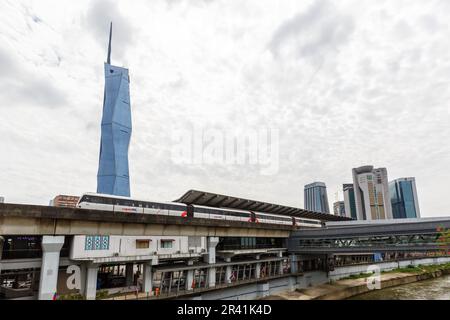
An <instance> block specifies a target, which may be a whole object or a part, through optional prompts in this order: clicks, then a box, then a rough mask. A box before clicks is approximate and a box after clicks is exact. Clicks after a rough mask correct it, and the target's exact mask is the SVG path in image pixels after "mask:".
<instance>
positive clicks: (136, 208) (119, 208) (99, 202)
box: [77, 193, 322, 227]
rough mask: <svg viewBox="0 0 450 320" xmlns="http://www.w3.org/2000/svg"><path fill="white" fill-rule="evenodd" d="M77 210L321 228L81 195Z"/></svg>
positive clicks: (293, 220) (263, 216)
mask: <svg viewBox="0 0 450 320" xmlns="http://www.w3.org/2000/svg"><path fill="white" fill-rule="evenodd" d="M77 207H78V208H82V209H91V210H104V211H113V212H125V213H137V214H154V215H167V216H177V217H180V216H181V217H194V218H201V219H219V220H233V221H242V222H250V223H270V224H283V225H295V226H298V227H321V226H322V223H321V221H320V220H313V219H305V218H298V217H289V216H282V215H276V214H268V213H260V212H252V211H243V210H236V209H223V208H213V207H206V206H198V205H186V204H184V203H176V202H155V201H142V200H136V199H131V198H126V197H118V196H111V195H105V194H98V193H85V194H83V195H82V196H81V198H80V200H79V201H78V204H77Z"/></svg>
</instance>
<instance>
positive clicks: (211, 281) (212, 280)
mask: <svg viewBox="0 0 450 320" xmlns="http://www.w3.org/2000/svg"><path fill="white" fill-rule="evenodd" d="M215 286H216V268H209V269H208V287H209V288H214V287H215Z"/></svg>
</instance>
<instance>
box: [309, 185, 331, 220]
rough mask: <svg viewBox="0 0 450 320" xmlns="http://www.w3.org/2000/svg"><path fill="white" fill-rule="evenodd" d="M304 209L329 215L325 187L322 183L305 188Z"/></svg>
mask: <svg viewBox="0 0 450 320" xmlns="http://www.w3.org/2000/svg"><path fill="white" fill-rule="evenodd" d="M305 209H306V210H310V211H315V212H322V213H330V209H329V206H328V197H327V187H326V185H325V183H323V182H314V183H311V184H307V185H306V186H305Z"/></svg>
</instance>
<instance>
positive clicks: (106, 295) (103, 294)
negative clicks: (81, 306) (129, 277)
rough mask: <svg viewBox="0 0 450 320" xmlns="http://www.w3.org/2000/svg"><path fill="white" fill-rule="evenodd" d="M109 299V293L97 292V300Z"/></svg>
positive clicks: (104, 291) (105, 291)
mask: <svg viewBox="0 0 450 320" xmlns="http://www.w3.org/2000/svg"><path fill="white" fill-rule="evenodd" d="M107 297H108V291H107V290H102V291H97V295H96V297H95V298H96V299H97V300H101V299H105V298H107Z"/></svg>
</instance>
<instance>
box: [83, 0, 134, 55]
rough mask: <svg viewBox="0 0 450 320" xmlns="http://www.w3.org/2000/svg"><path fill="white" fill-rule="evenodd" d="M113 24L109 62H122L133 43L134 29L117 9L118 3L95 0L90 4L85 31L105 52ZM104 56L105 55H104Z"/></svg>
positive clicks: (107, 0) (110, 0)
mask: <svg viewBox="0 0 450 320" xmlns="http://www.w3.org/2000/svg"><path fill="white" fill-rule="evenodd" d="M110 22H112V23H113V40H112V55H111V60H112V61H113V62H114V60H115V59H118V60H123V59H124V58H125V54H126V52H127V49H128V48H129V47H130V45H132V44H133V42H134V37H135V29H134V28H133V27H132V24H131V21H129V20H127V17H125V16H124V15H123V14H122V12H121V11H120V9H119V6H118V2H114V1H112V0H95V1H91V2H90V6H89V7H88V9H87V13H86V15H85V24H86V30H87V31H88V32H90V33H91V34H92V36H93V37H94V39H95V41H96V42H97V43H98V45H99V46H101V47H102V48H105V52H106V51H107V45H108V39H109V38H108V37H109V26H110ZM105 56H106V54H105Z"/></svg>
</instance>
